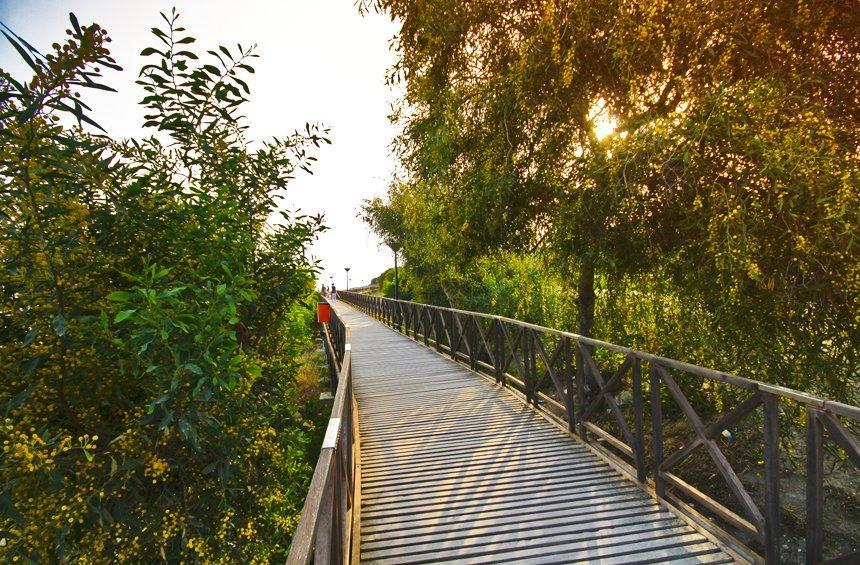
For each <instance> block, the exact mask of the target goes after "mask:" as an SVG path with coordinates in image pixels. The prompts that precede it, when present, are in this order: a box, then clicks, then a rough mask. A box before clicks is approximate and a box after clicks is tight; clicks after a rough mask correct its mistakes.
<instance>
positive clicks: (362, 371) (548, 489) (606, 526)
mask: <svg viewBox="0 0 860 565" xmlns="http://www.w3.org/2000/svg"><path fill="white" fill-rule="evenodd" d="M337 311H338V313H339V315H341V316H342V318H343V319H344V321H345V322H346V323H347V324H348V325H349V326H350V332H351V338H350V339H351V343H352V355H353V360H352V363H353V375H354V390H355V396H356V399H357V403H358V407H359V414H360V422H361V427H360V429H361V493H360V495H361V529H360V535H361V546H360V547H361V560H362V561H365V562H374V563H427V562H444V561H455V562H457V563H464V564H465V563H487V562H494V563H500V562H516V563H572V562H600V563H653V562H660V563H662V562H667V561H670V562H673V563H728V562H732V559H731V557H730V556H729V555H728V554H726V553H724V552H723V551H722V550H721V549H720V547H718V546H717V545H715V544H714V543H712V542H711V541H709V539H708V538H706V537H705V535H703V534H702V533H699V532H698V531H696V530H695V529H693V528H692V527H691V526H689V525H687V524H686V523H685V522H684V521H682V520H681V519H679V518H678V517H677V516H676V515H675V514H673V513H671V512H670V511H669V510H667V509H666V508H665V507H664V506H661V505H660V504H658V503H657V502H655V500H654V499H653V498H651V497H650V496H649V495H648V493H647V492H646V491H644V490H643V489H642V488H640V487H639V486H638V485H636V484H635V483H634V482H632V481H630V480H628V479H626V478H625V477H624V476H622V475H621V474H620V473H619V472H617V471H616V470H614V469H613V468H612V467H610V466H609V465H608V464H606V463H605V462H604V461H603V460H602V459H600V458H599V457H598V456H597V455H595V454H594V453H593V452H592V451H591V450H589V449H588V448H587V447H585V446H584V445H582V444H580V443H578V442H577V441H576V440H574V439H572V438H571V437H569V436H567V435H566V434H564V433H563V432H562V431H560V430H559V429H558V428H556V427H555V426H553V425H552V424H550V423H549V422H548V421H546V420H545V419H543V418H542V417H541V416H540V415H538V414H537V413H535V412H534V411H532V410H530V409H528V408H526V407H525V406H524V405H523V404H522V403H521V402H519V401H518V400H517V399H516V398H515V397H514V396H513V395H512V394H510V393H509V392H507V391H506V390H504V389H500V388H499V387H498V386H496V385H494V384H493V383H491V382H490V381H489V380H487V379H485V378H483V377H481V376H479V375H476V374H474V373H472V372H470V371H469V370H467V369H466V368H464V367H463V366H461V365H459V364H457V363H454V362H453V361H451V360H450V359H448V358H447V357H443V356H442V355H440V354H438V353H436V352H435V351H432V350H430V349H428V348H426V347H423V346H421V345H419V344H417V343H415V342H414V341H412V340H410V339H409V338H407V337H405V336H404V335H402V334H400V333H397V332H395V331H394V330H392V329H390V328H388V327H387V326H385V325H383V324H381V323H379V322H377V321H376V320H374V319H373V318H371V317H369V316H366V315H365V314H362V313H360V312H358V311H357V310H355V309H353V308H352V307H350V306H349V305H345V304H343V303H339V304H337Z"/></svg>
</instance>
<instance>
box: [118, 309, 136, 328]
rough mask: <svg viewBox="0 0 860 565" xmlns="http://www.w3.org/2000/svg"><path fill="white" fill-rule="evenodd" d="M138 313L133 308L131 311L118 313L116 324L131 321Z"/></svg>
mask: <svg viewBox="0 0 860 565" xmlns="http://www.w3.org/2000/svg"><path fill="white" fill-rule="evenodd" d="M135 312H137V309H136V308H132V309H131V310H123V311H122V312H117V314H116V316H115V317H114V319H113V323H114V324H118V323H120V322H122V321H124V320H127V319H129V318H130V317H131V316H132V314H134V313H135Z"/></svg>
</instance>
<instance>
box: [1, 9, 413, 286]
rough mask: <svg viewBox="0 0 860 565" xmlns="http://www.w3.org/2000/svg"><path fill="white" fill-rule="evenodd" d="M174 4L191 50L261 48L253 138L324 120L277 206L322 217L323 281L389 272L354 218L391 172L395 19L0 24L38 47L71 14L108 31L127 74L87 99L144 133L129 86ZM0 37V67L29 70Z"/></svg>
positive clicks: (92, 16) (28, 17) (149, 16)
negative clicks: (310, 161)
mask: <svg viewBox="0 0 860 565" xmlns="http://www.w3.org/2000/svg"><path fill="white" fill-rule="evenodd" d="M174 6H175V7H176V8H177V10H178V11H179V13H180V16H181V22H182V25H183V26H184V27H185V28H186V29H187V30H188V32H189V34H191V35H192V36H194V37H196V38H197V43H196V44H195V46H196V48H197V52H198V53H202V52H203V51H205V49H214V48H216V47H217V46H218V45H221V44H224V45H230V46H234V47H235V45H236V43H241V44H242V45H243V46H244V45H250V44H254V43H256V44H257V47H258V51H257V52H258V53H259V54H260V58H259V59H256V60H255V61H254V62H253V66H254V67H255V69H256V73H255V74H254V75H252V76H251V77H250V78H251V80H250V81H249V84H250V87H251V97H250V102H249V104H248V106H247V108H246V114H247V116H248V124H249V126H250V132H249V136H250V137H251V138H253V139H262V138H266V137H271V136H284V135H287V134H289V133H290V132H292V131H293V130H294V129H297V128H301V127H303V126H304V123H305V122H306V121H320V122H323V123H325V124H326V125H328V126H330V127H331V130H332V141H333V144H332V145H329V146H324V147H323V149H322V150H321V152H320V153H319V155H318V157H319V161H318V162H317V163H316V167H315V169H314V175H313V176H309V175H306V174H301V175H298V176H297V178H296V180H295V181H293V183H292V184H291V189H290V191H289V194H288V197H287V200H286V204H285V206H286V207H287V208H289V209H296V208H300V209H301V210H302V211H303V212H305V213H312V214H316V213H323V214H324V215H325V218H326V225H328V226H329V227H330V229H329V231H327V232H325V233H324V234H323V235H322V236H321V237H320V240H319V242H318V243H317V244H316V245H315V246H314V248H313V250H312V254H313V255H314V256H315V257H317V258H319V259H321V260H322V262H323V267H324V270H323V271H322V273H321V275H320V280H321V282H325V283H326V284H328V283H329V282H330V280H331V277H332V276H334V277H335V278H334V280H335V282H336V284H337V286H338V288H344V287H345V286H346V285H345V272H344V267H347V266H348V267H351V269H352V270H351V271H350V273H349V274H350V286H358V285H360V284H364V283H367V282H369V281H370V279H371V278H372V277H374V276H376V275H378V274H379V273H380V272H382V271H383V270H384V269H386V268H387V267H389V266H390V265H389V263H391V262H392V261H393V259H392V258H391V256H390V252H388V251H387V250H386V249H385V248H383V247H380V246H379V245H378V241H377V239H376V237H375V236H373V235H372V234H370V233H369V231H368V230H367V228H366V227H365V225H364V224H363V223H362V222H361V221H360V220H359V219H358V218H357V213H358V208H359V206H360V204H361V201H362V200H363V199H364V198H369V197H372V196H377V195H382V194H383V193H384V192H385V189H386V186H387V183H388V179H389V178H390V176H391V174H392V173H393V171H394V168H395V161H394V159H393V157H391V155H390V152H389V144H390V142H391V139H392V138H393V136H394V135H395V133H396V130H395V129H394V126H392V125H391V124H390V123H389V122H388V117H387V116H388V114H389V112H390V105H391V103H392V102H393V101H394V100H396V98H397V96H398V94H399V93H398V92H397V91H393V90H392V89H391V88H389V87H387V86H386V85H385V84H384V75H385V71H386V69H387V68H388V67H389V66H390V65H391V64H392V63H393V62H394V55H393V54H392V53H391V52H390V51H389V48H388V45H389V39H390V38H391V37H392V36H393V35H394V33H395V32H396V26H395V24H394V23H392V22H391V21H390V20H389V19H388V18H387V17H385V16H381V15H378V14H370V15H367V16H360V15H359V14H358V10H357V8H356V7H355V5H354V0H311V1H307V0H281V1H276V0H270V1H264V0H242V1H241V2H236V1H225V0H197V1H191V0H173V1H162V0H150V1H146V2H143V1H141V2H130V1H125V0H113V1H109V0H74V1H68V0H66V1H62V0H0V20H2V21H3V22H4V23H5V24H6V25H8V26H9V27H10V28H12V29H13V30H14V31H15V32H16V33H18V34H19V35H21V36H22V37H23V38H24V39H26V40H27V41H28V42H29V43H30V44H32V45H33V46H34V47H36V48H37V49H39V50H40V51H42V52H45V51H48V50H50V46H51V44H52V43H53V42H55V41H59V40H62V39H63V38H65V37H66V35H65V29H66V28H67V27H68V24H69V21H68V13H69V12H70V11H72V12H74V13H75V15H76V16H77V17H78V20H79V21H80V22H81V23H82V24H87V23H91V22H97V23H98V24H99V25H101V26H102V27H103V28H105V29H107V30H108V33H109V34H110V36H111V38H112V39H113V42H112V43H111V44H110V48H111V52H112V55H113V57H114V58H115V59H116V60H117V62H118V63H119V64H120V65H121V66H122V67H123V68H124V71H123V72H121V73H118V72H111V73H110V74H108V75H107V76H106V77H105V80H104V82H106V83H107V84H109V85H111V86H113V87H114V88H116V89H117V90H118V91H119V92H118V93H101V92H91V93H87V94H86V96H85V98H84V99H85V101H87V103H88V104H89V105H90V106H92V107H93V109H94V112H93V117H94V118H95V120H96V121H97V122H98V123H99V124H101V125H102V126H103V127H105V129H107V130H108V132H109V133H110V134H111V135H113V136H115V137H132V136H141V135H143V134H144V130H142V129H141V128H140V124H141V123H142V122H143V119H142V116H143V111H142V108H141V107H140V106H138V104H137V102H138V101H139V100H140V98H142V94H141V90H140V88H139V87H138V86H137V85H135V84H134V80H135V78H136V77H137V72H138V70H139V68H140V66H141V65H142V64H143V63H142V61H143V58H142V57H140V55H139V53H140V51H141V50H142V49H143V48H144V47H147V46H149V45H155V43H154V41H155V38H154V36H152V35H151V33H150V31H149V30H150V28H151V27H153V26H161V25H162V24H164V21H163V20H162V19H161V18H160V17H159V15H158V13H159V11H164V12H169V11H170V9H171V8H172V7H174ZM0 40H2V44H0V68H3V69H6V70H8V71H10V72H12V73H13V74H17V75H18V76H22V74H25V73H26V67H25V66H24V64H23V63H22V62H21V61H20V59H19V57H18V55H17V53H16V52H15V51H14V50H13V49H12V47H11V46H10V45H9V44H8V43H7V42H6V41H5V38H2V37H0ZM25 76H26V75H25Z"/></svg>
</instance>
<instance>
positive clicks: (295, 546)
mask: <svg viewBox="0 0 860 565" xmlns="http://www.w3.org/2000/svg"><path fill="white" fill-rule="evenodd" d="M323 300H324V299H323ZM321 326H322V330H323V336H322V339H323V343H324V346H325V349H326V354H327V356H329V360H330V362H332V364H333V366H334V367H335V368H336V370H335V371H334V372H333V373H335V374H337V389H336V392H335V396H334V402H333V403H332V411H331V415H330V417H329V420H328V424H327V427H326V433H325V436H324V438H323V443H322V447H321V449H320V455H319V458H318V459H317V464H316V467H315V468H314V474H313V477H312V478H311V484H310V487H309V488H308V494H307V497H306V498H305V503H304V505H303V507H302V513H301V517H300V519H299V524H298V526H297V527H296V531H295V533H294V534H293V540H292V544H291V545H290V553H289V555H288V556H287V563H288V564H289V565H307V564H308V563H310V562H311V560H312V559H314V560H315V561H316V562H323V563H341V562H348V561H349V556H350V554H351V549H352V548H351V547H350V546H351V545H352V540H351V531H352V523H351V522H352V520H353V519H354V518H353V512H352V509H353V497H354V484H355V483H354V481H355V462H354V458H353V454H352V451H353V445H354V443H355V435H354V433H353V429H352V428H353V425H356V426H357V424H356V421H357V418H354V413H353V409H352V405H353V398H352V396H353V393H352V347H351V344H350V341H349V338H350V335H349V333H350V328H349V325H347V324H346V323H344V322H343V320H341V319H340V317H339V316H338V315H337V313H336V312H335V311H334V309H333V308H332V309H331V318H330V321H329V324H328V325H325V324H321ZM330 327H331V328H332V330H334V331H330V329H329V328H330ZM332 337H334V338H335V339H334V341H332ZM341 514H346V515H341ZM323 528H327V529H328V532H325V531H322V529H323Z"/></svg>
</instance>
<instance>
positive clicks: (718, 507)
mask: <svg viewBox="0 0 860 565" xmlns="http://www.w3.org/2000/svg"><path fill="white" fill-rule="evenodd" d="M341 297H342V298H343V299H344V300H345V301H347V302H349V303H351V304H353V305H355V306H357V307H358V308H360V309H361V310H362V311H364V312H365V313H367V314H369V315H371V316H373V317H375V318H377V319H379V320H381V321H383V322H384V323H386V324H388V325H391V326H392V327H394V328H395V329H397V330H398V331H400V332H402V333H404V334H406V335H407V336H409V337H411V338H413V339H415V340H416V341H420V342H423V343H424V345H426V346H428V347H435V348H436V349H437V351H439V352H441V353H445V354H448V355H450V356H451V358H452V359H454V360H456V361H458V362H460V363H463V364H466V365H468V366H469V367H470V368H471V369H472V370H475V371H478V372H481V373H483V374H486V375H488V376H490V377H492V378H494V379H495V381H496V382H497V383H498V384H500V385H502V386H509V387H512V388H514V389H516V390H517V391H518V392H519V393H520V394H521V395H522V397H523V398H524V400H525V401H526V402H527V403H528V404H530V405H532V406H534V407H535V408H536V409H538V410H540V411H542V412H544V413H545V414H546V415H548V416H550V417H551V418H553V419H555V420H556V421H557V422H559V423H560V424H561V425H564V426H565V427H566V428H567V429H568V430H569V431H570V432H571V433H574V434H576V435H578V436H579V437H580V438H581V439H582V440H583V441H585V442H586V443H589V444H590V445H591V446H592V447H594V448H595V449H596V450H598V451H599V452H600V453H601V454H603V455H604V456H606V457H607V458H609V459H611V460H613V461H616V462H618V463H621V464H622V465H623V466H624V467H626V468H628V469H630V474H631V475H633V476H635V477H636V479H637V480H638V481H640V482H641V483H643V484H645V483H648V484H650V485H651V486H652V487H653V489H654V492H655V494H656V496H658V497H659V498H660V499H663V500H667V501H670V502H672V503H673V506H675V507H676V508H679V509H680V510H682V511H684V512H686V513H688V515H691V516H698V515H699V513H698V512H697V511H696V510H695V508H703V509H705V510H706V512H707V513H708V515H709V517H711V518H713V517H716V518H719V520H721V521H722V523H723V524H726V525H728V526H730V527H731V528H732V529H734V530H736V531H737V532H739V533H740V534H742V537H744V538H745V539H747V540H754V541H755V542H758V543H759V544H760V546H761V548H762V549H763V552H764V555H765V559H766V561H767V562H768V563H778V562H779V561H780V502H779V476H780V452H779V442H780V414H779V406H780V402H789V403H796V404H799V405H800V406H801V407H802V408H803V409H804V410H805V411H806V420H807V431H806V441H807V459H806V468H807V487H806V489H807V499H806V506H807V517H808V518H807V532H806V559H807V562H808V563H818V562H821V559H822V543H823V540H822V517H823V507H824V501H823V477H824V472H823V462H824V455H823V445H824V441H825V436H829V437H830V438H831V439H832V440H833V441H834V442H835V443H836V444H837V445H838V446H839V447H841V448H842V449H844V450H845V452H846V453H847V458H848V459H850V460H851V461H852V462H853V463H854V464H855V465H856V466H858V467H860V448H858V442H857V440H856V438H855V437H854V436H853V435H852V434H851V432H850V431H849V430H848V426H847V424H844V423H843V422H842V421H841V420H840V418H843V419H848V420H852V421H857V420H860V408H858V407H856V406H852V405H848V404H844V403H841V402H835V401H832V400H827V399H824V398H819V397H816V396H813V395H809V394H806V393H803V392H799V391H795V390H791V389H788V388H785V387H781V386H778V385H772V384H768V383H764V382H760V381H756V380H752V379H748V378H744V377H740V376H737V375H733V374H730V373H726V372H722V371H717V370H714V369H709V368H706V367H700V366H697V365H693V364H690V363H685V362H682V361H677V360H675V359H670V358H666V357H661V356H659V355H654V354H651V353H648V352H645V351H638V350H635V349H631V348H627V347H623V346H619V345H615V344H612V343H607V342H604V341H600V340H596V339H592V338H588V337H584V336H580V335H577V334H574V333H570V332H564V331H559V330H554V329H551V328H545V327H542V326H538V325H535V324H530V323H526V322H521V321H518V320H512V319H510V318H505V317H502V316H494V315H490V314H482V313H478V312H469V311H465V310H458V309H454V308H444V307H438V306H431V305H426V304H418V303H414V302H407V301H402V300H394V299H390V298H382V297H376V296H368V295H364V294H359V293H355V292H343V293H341ZM599 361H600V362H599ZM683 375H694V376H696V377H698V378H701V379H704V380H705V381H716V382H719V383H725V384H726V385H729V386H731V387H735V388H737V389H740V391H745V392H743V394H744V395H745V396H746V398H745V399H743V400H742V401H739V402H738V404H737V405H736V406H734V407H733V408H731V409H729V410H725V411H723V413H722V414H720V415H719V417H718V419H717V420H716V421H715V422H714V423H712V424H710V425H706V424H705V422H704V419H703V417H702V416H701V415H700V414H699V413H698V412H697V411H696V409H695V408H694V407H693V404H692V403H691V401H690V400H689V398H688V396H689V394H690V391H689V390H687V391H685V390H684V387H682V386H681V384H679V383H681V382H682V379H681V378H680V376H683ZM646 381H647V391H648V403H649V404H650V407H651V408H650V412H651V413H650V418H649V419H650V426H646V423H645V410H644V404H645V397H644V393H645V390H646V386H645V383H646ZM624 385H627V386H629V388H630V391H629V392H630V395H629V396H630V397H631V398H630V402H629V404H630V406H629V407H627V409H626V410H623V409H622V407H621V406H620V403H619V401H618V400H617V396H618V394H619V392H620V391H621V389H622V387H623V386H624ZM664 398H665V400H664ZM667 401H668V402H669V403H673V404H674V405H675V407H676V408H677V410H678V411H680V413H681V414H683V417H684V420H685V421H686V423H687V427H688V428H689V429H690V431H692V432H693V437H692V439H690V440H689V441H687V442H686V443H685V444H684V445H683V446H682V447H680V448H679V449H677V450H673V452H672V453H665V451H666V450H664V426H663V424H664V417H663V413H662V407H663V405H664V404H666V403H667ZM759 408H761V411H762V412H761V418H762V422H763V426H762V447H763V453H762V454H761V459H762V460H763V461H764V473H763V474H764V496H763V498H764V501H763V504H762V505H760V504H759V503H757V502H756V501H755V500H754V498H753V496H751V495H750V493H749V492H748V491H747V489H746V487H745V486H744V484H743V483H742V481H741V479H740V477H739V475H738V473H737V472H736V471H735V469H734V468H733V467H732V464H731V463H730V461H729V459H728V458H727V457H726V456H725V454H724V453H723V450H722V449H721V447H720V444H719V443H718V441H717V440H718V439H719V437H720V435H721V433H723V431H724V430H727V429H728V428H731V427H733V426H735V425H737V424H738V423H739V422H740V421H741V420H743V419H744V418H748V417H749V416H750V415H751V414H753V413H754V412H755V411H757V410H758V409H759ZM625 412H626V413H625ZM607 419H608V422H609V423H608V424H607V423H601V422H602V420H607ZM607 427H610V428H612V429H614V430H615V433H612V432H611V431H610V430H608V429H607ZM649 427H650V430H649V429H648V428H649ZM646 440H647V442H648V447H649V449H650V452H649V453H648V454H646ZM697 451H704V452H706V453H707V455H708V456H709V457H710V459H711V460H712V462H713V464H714V466H715V467H716V471H717V473H718V474H719V476H720V477H721V478H722V480H723V481H724V483H725V485H726V486H727V488H728V491H730V492H731V495H732V496H733V498H734V499H735V502H734V504H733V505H734V506H735V509H736V510H737V511H736V510H733V509H730V508H729V507H728V506H727V504H724V503H723V502H720V501H717V500H715V499H714V498H713V497H711V496H708V495H707V494H705V493H704V492H702V491H701V490H699V489H697V488H696V487H694V486H693V485H692V484H690V483H689V482H687V481H685V480H684V479H682V478H681V476H680V475H681V472H680V471H679V470H678V469H679V467H680V466H681V464H682V463H683V462H684V461H686V460H687V459H688V458H689V457H690V456H691V455H692V454H693V453H694V452H697ZM688 502H693V503H694V506H690V505H689V504H688ZM694 519H695V518H694ZM700 525H704V524H700ZM731 539H732V540H733V541H736V540H734V538H731Z"/></svg>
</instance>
